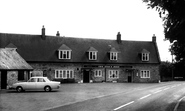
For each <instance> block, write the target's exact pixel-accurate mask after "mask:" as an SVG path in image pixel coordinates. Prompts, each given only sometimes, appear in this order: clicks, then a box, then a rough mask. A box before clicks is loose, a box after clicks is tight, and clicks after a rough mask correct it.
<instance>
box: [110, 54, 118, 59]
mask: <svg viewBox="0 0 185 111" xmlns="http://www.w3.org/2000/svg"><path fill="white" fill-rule="evenodd" d="M110 60H118V53H117V52H110Z"/></svg>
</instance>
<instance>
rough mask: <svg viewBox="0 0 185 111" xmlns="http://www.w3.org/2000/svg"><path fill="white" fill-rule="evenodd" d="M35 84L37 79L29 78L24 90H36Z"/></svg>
mask: <svg viewBox="0 0 185 111" xmlns="http://www.w3.org/2000/svg"><path fill="white" fill-rule="evenodd" d="M36 83H37V78H31V79H30V80H29V81H28V82H27V83H26V84H25V90H34V89H36Z"/></svg>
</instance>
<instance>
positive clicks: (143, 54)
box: [142, 53, 149, 61]
mask: <svg viewBox="0 0 185 111" xmlns="http://www.w3.org/2000/svg"><path fill="white" fill-rule="evenodd" d="M142 61H149V53H142Z"/></svg>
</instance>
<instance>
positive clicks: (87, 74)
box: [83, 70, 89, 83]
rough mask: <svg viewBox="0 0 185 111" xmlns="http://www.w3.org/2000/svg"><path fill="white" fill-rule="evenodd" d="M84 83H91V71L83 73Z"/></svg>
mask: <svg viewBox="0 0 185 111" xmlns="http://www.w3.org/2000/svg"><path fill="white" fill-rule="evenodd" d="M83 83H89V70H84V72H83Z"/></svg>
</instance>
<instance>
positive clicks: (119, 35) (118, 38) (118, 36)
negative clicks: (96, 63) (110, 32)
mask: <svg viewBox="0 0 185 111" xmlns="http://www.w3.org/2000/svg"><path fill="white" fill-rule="evenodd" d="M117 42H118V44H120V43H121V34H120V32H118V34H117Z"/></svg>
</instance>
